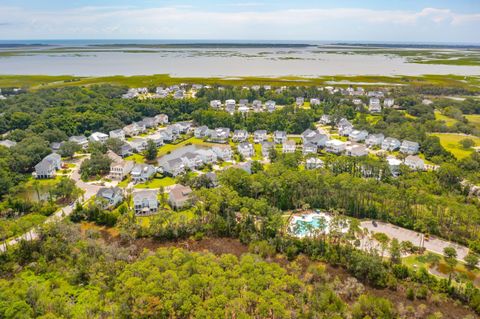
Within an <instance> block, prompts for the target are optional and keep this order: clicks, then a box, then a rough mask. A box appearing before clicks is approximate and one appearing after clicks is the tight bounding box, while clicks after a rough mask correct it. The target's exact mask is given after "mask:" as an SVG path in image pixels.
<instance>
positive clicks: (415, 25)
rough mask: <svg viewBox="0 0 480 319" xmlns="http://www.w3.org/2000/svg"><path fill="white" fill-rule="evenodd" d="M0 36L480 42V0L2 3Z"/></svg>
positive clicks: (9, 0)
mask: <svg viewBox="0 0 480 319" xmlns="http://www.w3.org/2000/svg"><path fill="white" fill-rule="evenodd" d="M0 39H3V40H11V39H199V40H201V39H222V40H299V41H301V40H326V41H331V40H345V41H391V42H458V43H462V42H463V43H465V42H468V43H480V0H359V1H353V0H329V1H324V0H296V1H282V0H252V1H249V0H243V1H242V0H238V1H236V0H230V1H228V0H185V1H182V0H180V1H169V0H136V1H127V0H69V1H66V0H50V1H45V0H0Z"/></svg>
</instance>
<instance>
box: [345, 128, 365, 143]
mask: <svg viewBox="0 0 480 319" xmlns="http://www.w3.org/2000/svg"><path fill="white" fill-rule="evenodd" d="M367 136H368V132H367V131H365V130H361V131H360V130H353V131H352V132H351V133H350V135H348V139H349V140H350V141H352V142H361V141H364V140H365V139H366V138H367Z"/></svg>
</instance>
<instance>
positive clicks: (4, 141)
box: [0, 140, 17, 148]
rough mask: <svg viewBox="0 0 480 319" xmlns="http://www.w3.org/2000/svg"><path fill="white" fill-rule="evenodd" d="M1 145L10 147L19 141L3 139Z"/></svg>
mask: <svg viewBox="0 0 480 319" xmlns="http://www.w3.org/2000/svg"><path fill="white" fill-rule="evenodd" d="M0 145H1V146H5V147H6V148H10V147H13V146H15V145H17V142H15V141H11V140H3V141H0Z"/></svg>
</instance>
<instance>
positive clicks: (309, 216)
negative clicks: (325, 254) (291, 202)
mask: <svg viewBox="0 0 480 319" xmlns="http://www.w3.org/2000/svg"><path fill="white" fill-rule="evenodd" d="M332 220H333V216H332V215H331V214H329V213H326V212H321V211H314V212H311V213H306V214H301V215H295V216H293V217H292V219H291V220H290V224H289V225H288V230H289V232H290V233H291V234H292V235H294V236H297V237H306V236H312V235H314V234H315V233H319V234H328V233H330V226H331V223H332ZM339 228H340V232H342V233H346V232H347V231H348V221H344V222H343V223H340V225H339Z"/></svg>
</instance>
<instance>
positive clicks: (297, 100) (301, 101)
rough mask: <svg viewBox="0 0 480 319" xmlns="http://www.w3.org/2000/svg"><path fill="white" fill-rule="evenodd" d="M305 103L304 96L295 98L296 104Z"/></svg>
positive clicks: (301, 104)
mask: <svg viewBox="0 0 480 319" xmlns="http://www.w3.org/2000/svg"><path fill="white" fill-rule="evenodd" d="M303 103H305V98H303V97H297V98H296V99H295V104H296V105H297V106H303Z"/></svg>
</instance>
